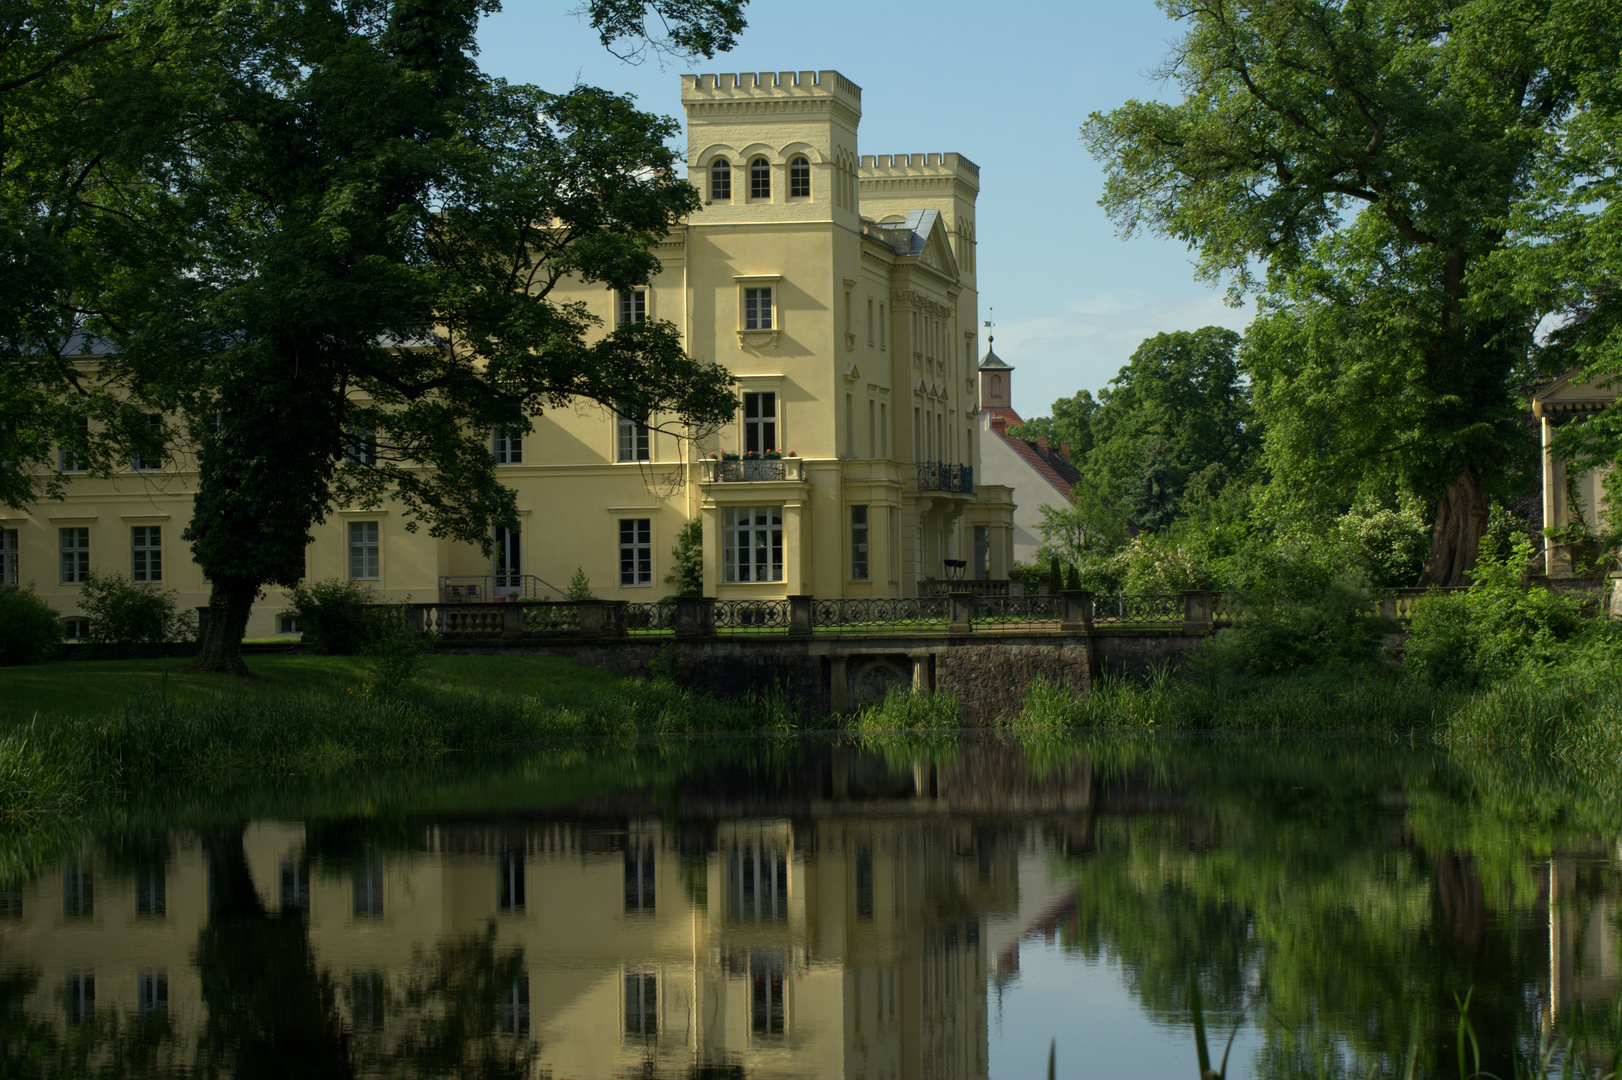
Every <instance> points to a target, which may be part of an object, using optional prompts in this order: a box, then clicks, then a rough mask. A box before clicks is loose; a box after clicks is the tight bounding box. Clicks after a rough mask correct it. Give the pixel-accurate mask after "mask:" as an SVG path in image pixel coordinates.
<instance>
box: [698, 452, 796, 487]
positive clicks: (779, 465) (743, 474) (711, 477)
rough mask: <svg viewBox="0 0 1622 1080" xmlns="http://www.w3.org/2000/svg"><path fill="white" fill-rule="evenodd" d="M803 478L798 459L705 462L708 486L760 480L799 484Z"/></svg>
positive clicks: (748, 459)
mask: <svg viewBox="0 0 1622 1080" xmlns="http://www.w3.org/2000/svg"><path fill="white" fill-rule="evenodd" d="M802 478H803V473H802V471H801V461H800V459H799V458H797V457H790V458H741V459H737V460H733V461H721V460H718V459H716V458H706V459H705V460H704V480H703V482H704V483H706V484H747V483H751V482H754V481H760V480H792V481H796V482H798V481H799V480H801V479H802Z"/></svg>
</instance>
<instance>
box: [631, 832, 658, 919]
mask: <svg viewBox="0 0 1622 1080" xmlns="http://www.w3.org/2000/svg"><path fill="white" fill-rule="evenodd" d="M653 869H654V865H653V841H652V840H627V841H626V842H625V910H626V912H627V913H629V912H638V911H640V912H647V913H651V912H652V911H653V908H654V902H655V901H656V900H657V899H658V897H657V896H656V890H655V883H654V876H653Z"/></svg>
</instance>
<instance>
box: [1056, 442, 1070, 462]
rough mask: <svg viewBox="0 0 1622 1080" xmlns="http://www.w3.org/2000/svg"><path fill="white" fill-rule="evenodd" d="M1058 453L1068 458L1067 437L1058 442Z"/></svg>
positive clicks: (1068, 444)
mask: <svg viewBox="0 0 1622 1080" xmlns="http://www.w3.org/2000/svg"><path fill="white" fill-rule="evenodd" d="M1059 453H1061V454H1063V455H1064V459H1065V460H1066V461H1069V460H1070V440H1069V439H1066V440H1065V441H1064V442H1062V443H1060V444H1059Z"/></svg>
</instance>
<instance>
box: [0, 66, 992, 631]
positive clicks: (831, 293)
mask: <svg viewBox="0 0 1622 1080" xmlns="http://www.w3.org/2000/svg"><path fill="white" fill-rule="evenodd" d="M682 105H683V108H684V110H685V112H686V120H687V162H688V175H689V179H690V180H691V182H692V183H693V184H694V185H695V186H696V187H697V188H698V189H699V191H700V193H701V195H702V197H703V200H704V206H703V209H702V210H701V211H700V212H698V213H696V214H695V215H693V217H692V218H691V219H689V220H688V221H686V222H685V223H684V224H683V225H681V226H680V227H678V228H677V229H676V230H674V231H673V232H672V233H671V234H670V235H669V236H667V237H666V238H665V239H664V240H663V241H662V242H661V243H660V244H659V246H658V249H657V250H658V255H659V257H660V260H661V263H662V268H661V270H660V271H659V273H658V275H657V276H656V277H655V278H654V280H653V281H652V283H651V284H650V286H649V287H648V288H646V289H638V290H635V291H633V292H619V293H616V292H611V291H608V290H604V289H602V288H599V287H595V286H586V285H582V284H579V283H574V284H566V285H563V286H560V287H559V289H558V290H557V294H556V298H557V300H559V301H560V302H570V301H581V302H583V303H585V304H586V305H587V306H588V307H589V308H590V309H591V310H592V311H593V312H594V313H595V314H597V315H598V316H600V317H601V318H602V319H603V321H604V323H605V324H607V325H613V324H615V323H618V322H624V321H628V320H642V319H664V320H669V321H670V322H672V323H674V324H675V325H676V326H677V327H678V328H679V329H680V330H681V331H682V333H683V335H684V336H685V340H686V342H687V348H688V351H689V352H690V353H692V354H693V355H694V356H696V357H699V358H701V359H713V360H714V361H716V362H717V363H720V364H722V365H724V366H725V367H727V368H728V369H729V370H730V371H732V372H733V373H734V375H736V377H737V380H738V411H737V415H736V418H735V420H734V422H733V423H732V424H730V425H728V426H726V427H724V428H723V429H722V430H721V431H720V432H718V433H717V434H716V435H715V436H713V437H710V438H708V439H705V440H703V441H699V442H695V441H694V440H691V439H687V438H681V437H678V436H677V435H675V434H671V433H669V432H668V431H662V430H660V427H661V425H660V423H659V419H660V418H658V417H655V418H651V419H652V423H650V424H648V425H643V424H639V423H636V422H633V421H632V420H629V419H625V418H623V417H620V416H618V415H616V414H615V413H614V412H612V411H611V410H609V409H606V408H603V407H601V406H599V405H596V404H594V403H590V402H581V403H579V404H577V405H576V406H575V407H574V408H573V409H564V410H559V411H555V412H550V413H547V414H545V415H543V416H539V417H536V418H535V421H534V423H535V427H534V430H533V431H532V432H530V433H529V434H527V435H524V436H523V437H522V438H509V437H506V436H505V435H504V434H502V433H499V432H498V433H497V434H496V436H495V437H493V438H492V443H491V452H492V453H493V454H494V456H495V459H496V462H497V464H498V466H499V469H500V473H501V475H502V478H503V480H504V481H505V483H506V484H507V485H508V486H510V487H511V488H512V489H513V490H514V491H515V492H516V493H517V497H518V505H519V517H520V527H519V529H518V530H517V531H509V530H506V529H498V530H497V531H496V535H495V536H493V537H492V541H493V543H494V557H493V558H490V557H486V556H485V555H484V554H483V553H482V552H481V551H480V550H479V549H478V548H477V547H474V546H472V545H467V544H459V543H455V542H451V541H445V540H435V539H433V538H430V537H428V536H427V535H426V534H425V532H415V533H413V532H409V531H407V529H406V519H405V517H404V515H403V513H402V512H401V510H400V509H399V508H398V507H396V506H393V505H387V504H385V505H384V506H383V507H381V508H379V509H376V510H353V509H345V508H340V509H338V510H337V511H336V512H335V513H333V514H332V515H331V516H330V517H329V519H328V521H327V523H326V524H325V525H322V526H319V527H317V529H316V531H315V534H314V541H313V542H312V544H311V545H310V549H309V553H308V556H307V559H306V567H307V573H308V576H309V577H310V578H312V579H322V578H332V577H348V578H354V579H359V580H362V581H365V582H367V583H368V584H370V585H372V586H373V587H375V588H376V589H377V591H378V592H379V593H380V595H381V596H382V597H383V598H385V599H389V600H403V599H406V598H408V597H409V598H411V599H414V600H418V601H424V600H435V599H437V600H440V601H451V600H470V599H478V600H485V599H489V598H491V597H493V596H500V595H507V596H521V597H532V598H543V599H546V598H551V599H556V598H558V597H559V596H560V595H561V588H562V586H563V585H564V584H565V583H566V582H568V580H569V579H570V577H571V576H572V575H573V574H574V572H575V570H576V568H577V567H578V568H582V569H584V571H585V573H586V575H587V576H588V577H589V579H590V582H591V586H592V590H593V592H594V593H595V594H596V595H597V596H598V597H601V598H604V599H616V600H655V599H658V598H660V597H662V596H664V595H667V594H668V593H670V592H671V591H672V589H671V586H669V585H667V584H666V583H665V581H664V578H665V575H666V574H668V573H669V572H670V571H671V568H672V563H673V561H674V560H673V556H672V554H671V552H672V548H673V547H674V546H675V544H676V542H677V538H678V536H679V534H680V533H681V531H682V528H683V527H684V526H685V525H686V524H687V523H688V522H691V521H701V522H702V523H703V531H704V592H705V595H707V596H715V597H719V598H722V599H765V598H780V597H784V596H789V595H815V596H818V597H893V596H912V595H917V594H919V593H920V592H921V591H926V590H927V589H928V588H929V583H930V582H931V581H934V580H942V579H946V578H948V577H951V576H956V575H959V574H961V575H963V576H965V577H975V578H982V579H984V578H1001V577H1004V576H1005V575H1006V572H1007V570H1008V567H1009V562H1010V553H1011V546H1010V545H1011V537H1012V522H1013V503H1012V493H1011V491H1010V490H1009V489H1008V488H1006V487H1000V486H986V485H979V484H977V483H976V481H975V473H976V465H977V463H978V461H979V444H978V424H977V423H976V411H977V409H976V400H975V395H976V390H977V386H976V380H975V375H976V357H977V341H976V327H977V325H978V294H977V291H976V282H975V223H974V214H975V209H974V207H975V197H976V195H977V194H978V192H979V169H978V167H977V166H975V165H974V164H973V163H971V162H970V161H968V160H967V159H965V158H963V157H962V156H960V155H958V154H910V155H908V154H897V155H880V156H876V157H875V156H865V157H864V156H862V155H861V154H859V153H858V150H857V143H856V129H857V126H858V123H859V121H860V119H861V114H862V98H861V89H860V88H859V87H857V86H856V85H855V84H853V83H852V82H850V81H849V80H848V79H846V78H844V77H843V76H842V75H840V74H838V73H837V72H833V71H822V72H807V71H802V72H798V73H794V72H783V73H770V72H768V73H762V74H759V75H754V74H745V75H696V76H695V75H687V76H683V77H682ZM93 362H94V358H93V357H92V358H87V360H86V363H93ZM768 453H774V454H781V455H782V456H781V457H775V456H767V455H768ZM187 458H188V456H187V455H185V454H178V455H176V459H177V464H176V465H174V466H170V467H166V468H163V469H157V470H154V469H143V468H141V467H140V466H141V464H142V463H140V462H130V463H129V465H130V468H129V469H128V470H127V471H124V472H120V473H115V474H114V475H112V476H111V477H108V478H91V477H88V476H86V477H84V478H82V479H76V480H74V482H73V483H72V484H70V486H69V490H68V494H67V496H66V497H65V498H64V499H63V500H61V501H49V502H41V503H38V504H36V505H35V506H33V507H32V508H31V509H30V510H29V511H28V512H26V513H11V512H6V511H0V513H4V514H6V515H7V516H5V517H4V518H3V519H0V553H3V554H0V559H3V564H0V572H3V574H4V580H5V581H7V582H21V583H25V584H26V583H28V582H33V583H34V586H35V588H36V589H37V591H38V592H39V594H40V595H41V596H43V597H45V598H46V599H48V600H49V601H50V602H52V603H53V604H54V605H55V606H56V607H57V608H58V610H60V611H61V612H62V614H63V616H64V618H65V619H67V620H69V627H70V632H71V631H72V629H73V627H74V626H75V625H76V624H75V622H74V617H75V616H76V615H77V613H78V607H77V601H78V591H79V585H80V583H82V582H83V580H84V577H85V574H86V573H87V572H89V571H90V570H96V571H100V572H117V573H122V574H126V575H128V576H130V577H132V578H133V579H134V580H136V581H148V582H161V583H162V584H163V585H164V586H165V587H167V588H171V589H174V590H176V591H177V592H178V593H179V594H180V600H181V603H182V604H187V605H191V604H196V605H202V604H206V603H207V602H208V596H207V593H208V586H207V584H206V583H205V582H204V580H203V578H202V573H201V570H200V568H199V567H198V566H197V565H196V564H195V563H193V562H192V561H191V559H190V553H189V552H188V551H187V549H186V546H185V544H184V543H183V542H182V541H181V539H180V536H181V533H182V531H183V530H184V529H185V527H186V524H187V520H188V518H189V515H190V513H191V501H192V493H193V491H194V489H195V473H193V472H189V471H187V468H186V465H185V463H186V461H187ZM77 464H78V463H77V462H76V461H74V460H72V459H71V455H67V454H64V455H63V458H62V460H61V462H60V466H61V468H62V470H63V471H64V472H69V473H71V472H73V471H75V469H74V466H76V465H77ZM949 561H950V563H952V564H955V565H949ZM285 611H286V600H285V597H283V596H282V595H281V594H280V593H278V592H272V593H271V594H270V595H269V596H267V597H266V599H265V600H264V601H263V602H262V603H261V604H260V605H259V606H258V607H257V608H256V609H255V612H254V616H253V618H252V620H251V621H250V623H249V626H248V633H249V635H250V636H255V637H258V636H269V635H272V634H275V633H278V632H287V631H289V630H290V629H291V623H290V622H289V621H288V620H286V619H285V618H284V617H282V616H283V614H284V613H285Z"/></svg>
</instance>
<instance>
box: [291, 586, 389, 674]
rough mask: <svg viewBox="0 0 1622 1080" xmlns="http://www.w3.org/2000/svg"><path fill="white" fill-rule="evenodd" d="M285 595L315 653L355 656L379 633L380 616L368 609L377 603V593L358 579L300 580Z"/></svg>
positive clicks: (306, 640)
mask: <svg viewBox="0 0 1622 1080" xmlns="http://www.w3.org/2000/svg"><path fill="white" fill-rule="evenodd" d="M288 595H289V596H290V597H291V599H292V601H293V614H294V615H295V616H296V617H297V618H298V621H299V625H300V626H302V627H303V628H304V640H305V642H306V643H307V644H309V645H310V646H311V647H312V648H313V649H314V650H315V651H316V652H317V653H322V654H324V655H327V656H354V655H356V654H357V653H360V652H363V651H365V649H366V647H367V646H368V645H370V644H371V643H372V641H373V640H374V639H375V638H376V637H377V636H378V629H379V620H378V619H377V618H375V617H374V616H373V614H372V612H371V610H370V607H371V605H373V604H375V603H377V593H376V592H375V591H373V590H372V589H371V588H369V587H368V586H365V585H362V584H361V583H360V582H358V581H352V580H348V579H344V578H328V579H327V580H325V581H316V582H311V583H309V584H306V583H304V582H302V581H301V582H299V583H298V584H297V585H295V586H294V587H293V588H292V589H291V590H289V592H288Z"/></svg>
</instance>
